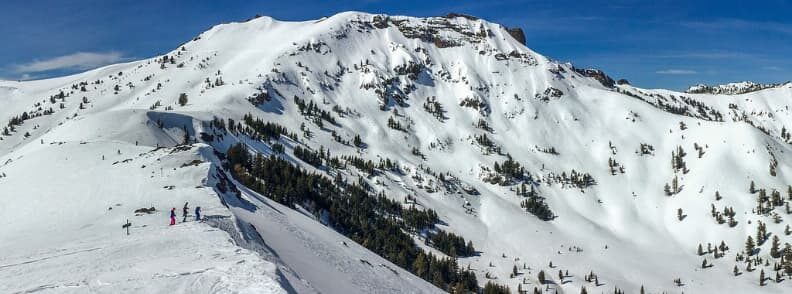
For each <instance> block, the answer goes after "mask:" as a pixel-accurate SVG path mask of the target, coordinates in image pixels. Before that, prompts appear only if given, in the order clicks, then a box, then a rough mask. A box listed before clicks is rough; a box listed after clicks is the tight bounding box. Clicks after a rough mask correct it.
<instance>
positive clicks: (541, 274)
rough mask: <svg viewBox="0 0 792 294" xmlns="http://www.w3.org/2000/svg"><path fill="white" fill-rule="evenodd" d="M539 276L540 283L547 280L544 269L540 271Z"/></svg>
mask: <svg viewBox="0 0 792 294" xmlns="http://www.w3.org/2000/svg"><path fill="white" fill-rule="evenodd" d="M538 278H539V283H540V284H544V283H545V282H546V280H545V272H544V271H543V270H542V271H539V275H538Z"/></svg>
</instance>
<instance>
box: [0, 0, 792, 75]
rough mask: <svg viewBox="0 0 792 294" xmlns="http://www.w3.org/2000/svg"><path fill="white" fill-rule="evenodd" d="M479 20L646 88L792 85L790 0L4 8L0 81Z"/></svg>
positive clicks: (96, 2) (104, 3) (108, 1)
mask: <svg viewBox="0 0 792 294" xmlns="http://www.w3.org/2000/svg"><path fill="white" fill-rule="evenodd" d="M347 10H356V11H365V12H371V13H387V14H402V15H414V16H436V15H443V14H446V13H448V12H459V13H466V14H471V15H476V16H479V17H482V18H485V19H487V20H490V21H493V22H497V23H501V24H503V25H506V26H509V27H521V28H523V29H524V30H525V33H526V38H527V43H528V47H530V48H532V49H534V50H536V51H538V52H539V53H541V54H543V55H546V56H549V57H551V58H553V59H556V60H561V61H569V62H572V63H574V64H575V65H576V66H578V67H597V68H600V69H603V70H605V71H606V72H608V74H610V75H611V76H613V77H614V78H626V79H628V80H630V81H631V82H632V83H633V84H634V85H638V86H641V87H648V88H672V89H684V88H686V87H687V86H688V85H690V84H695V83H725V82H730V81H741V80H753V81H757V82H782V81H787V80H792V53H790V52H792V16H791V15H790V12H792V1H790V0H765V1H733V0H721V1H711V0H706V1H672V0H656V1H637V0H611V1H572V0H554V1H550V0H541V1H516V0H513V1H509V0H504V1H497V0H494V1H431V0H422V1H413V0H402V1H377V0H359V1H309V0H291V1H253V0H250V1H236V0H230V1H197V0H192V1H189V0H178V1H165V0H162V1H149V0H116V1H112V0H83V1H60V0H47V1H43V0H27V1H17V0H4V1H3V4H2V5H0V44H2V45H0V77H2V78H5V79H36V78H45V77H51V76H57V75H63V74H69V73H74V72H78V71H82V70H85V69H89V68H94V67H97V66H101V65H104V64H108V63H115V62H120V61H125V60H132V59H138V58H145V57H150V56H154V55H157V54H160V53H162V52H166V51H168V50H171V49H172V48H175V47H176V46H178V45H179V44H181V43H183V42H184V41H187V40H189V39H191V38H192V37H194V36H195V35H197V34H199V33H200V32H202V31H204V30H206V29H208V28H209V27H211V26H212V25H214V24H217V23H221V22H229V21H238V20H244V19H247V18H249V17H251V16H253V15H255V14H261V15H269V16H273V17H275V18H277V19H282V20H305V19H315V18H319V17H322V16H328V15H332V14H335V13H337V12H341V11H347Z"/></svg>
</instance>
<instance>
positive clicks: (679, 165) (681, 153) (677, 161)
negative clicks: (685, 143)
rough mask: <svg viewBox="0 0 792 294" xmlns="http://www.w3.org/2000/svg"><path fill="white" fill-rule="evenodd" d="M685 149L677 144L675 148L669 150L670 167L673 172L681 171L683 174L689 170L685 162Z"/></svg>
mask: <svg viewBox="0 0 792 294" xmlns="http://www.w3.org/2000/svg"><path fill="white" fill-rule="evenodd" d="M685 155H687V153H685V150H684V149H682V146H677V148H676V150H674V151H671V169H673V170H674V172H675V173H676V172H679V171H682V173H683V174H687V173H688V172H689V171H690V170H689V169H688V168H687V165H686V164H685V159H684V157H685Z"/></svg>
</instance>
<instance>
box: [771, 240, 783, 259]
mask: <svg viewBox="0 0 792 294" xmlns="http://www.w3.org/2000/svg"><path fill="white" fill-rule="evenodd" d="M780 247H781V240H780V239H778V236H777V235H773V243H772V245H771V246H770V256H772V257H773V258H779V257H781V251H780V250H779V249H780Z"/></svg>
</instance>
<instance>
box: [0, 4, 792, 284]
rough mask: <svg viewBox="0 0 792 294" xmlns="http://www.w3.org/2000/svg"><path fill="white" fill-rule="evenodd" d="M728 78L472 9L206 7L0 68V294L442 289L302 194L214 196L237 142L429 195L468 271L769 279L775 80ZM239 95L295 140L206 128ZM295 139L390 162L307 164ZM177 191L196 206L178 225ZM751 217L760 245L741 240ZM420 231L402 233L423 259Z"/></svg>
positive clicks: (663, 279) (423, 200) (778, 144)
mask: <svg viewBox="0 0 792 294" xmlns="http://www.w3.org/2000/svg"><path fill="white" fill-rule="evenodd" d="M529 45H530V44H529ZM751 85H755V84H749V83H742V84H734V85H732V86H729V87H711V90H710V92H713V91H716V90H717V89H731V90H729V91H726V90H723V91H721V90H718V91H720V92H724V94H709V93H702V94H693V93H681V92H674V91H669V90H662V89H641V88H638V87H634V86H631V85H629V84H626V83H615V82H614V81H613V80H612V79H610V77H608V76H607V75H605V74H604V73H601V72H597V71H586V70H581V69H578V68H575V67H574V66H572V65H571V64H564V63H559V62H557V61H554V60H552V59H549V58H547V57H544V56H542V55H540V54H538V53H536V52H533V51H531V50H530V49H528V48H526V47H525V46H524V45H523V44H521V43H520V42H518V41H517V40H515V39H514V38H513V37H511V35H509V33H508V32H507V30H506V28H504V27H502V26H500V25H498V24H494V23H489V22H487V21H484V20H480V19H476V18H472V17H437V18H413V17H404V16H384V15H372V14H366V13H357V12H347V13H341V14H338V15H335V16H332V17H329V18H323V19H320V20H313V21H304V22H283V21H277V20H274V19H272V18H269V17H260V18H256V19H252V20H250V21H247V22H241V23H228V24H222V25H218V26H215V27H213V28H211V29H210V30H208V31H207V32H204V33H202V34H200V35H199V36H197V37H196V38H194V39H193V40H191V41H189V42H187V43H185V44H184V45H183V46H182V47H180V48H176V49H175V50H174V51H172V52H168V53H167V54H165V55H162V56H157V57H153V58H149V59H145V60H140V61H135V62H130V63H124V64H117V65H111V66H107V67H103V68H100V69H96V70H92V71H88V72H84V73H80V74H76V75H72V76H67V77H59V78H54V79H48V80H39V81H26V82H11V81H0V105H3V107H2V108H0V121H2V122H3V123H6V122H8V123H9V125H8V127H5V130H4V129H3V128H0V131H2V132H5V133H6V134H3V133H0V139H2V140H0V252H2V254H0V292H3V293H6V292H8V293H30V292H39V291H41V292H57V293H61V292H68V293H86V292H98V293H120V292H134V293H160V292H162V293H165V292H168V293H172V292H177V293H282V292H287V293H288V292H291V293H294V292H296V293H436V292H442V290H441V289H439V288H437V287H435V286H433V285H432V284H431V283H430V282H427V281H424V280H423V279H421V278H419V277H417V276H414V275H413V274H411V273H410V272H409V270H411V269H401V268H399V267H398V266H396V265H394V264H393V263H391V262H389V261H388V260H386V259H385V258H383V257H380V256H377V255H376V254H374V253H372V252H371V251H368V250H366V249H365V247H363V246H361V245H359V244H356V243H355V242H354V241H352V240H351V239H349V238H347V237H344V235H342V234H340V233H338V232H337V231H336V230H334V228H332V227H329V226H325V225H324V224H326V223H328V222H327V220H326V219H322V217H316V216H315V215H313V214H311V213H310V212H308V211H307V208H306V207H296V208H292V207H287V206H284V205H281V204H279V203H277V202H276V201H273V200H272V199H269V198H267V197H265V196H263V195H261V194H259V193H256V192H255V191H254V190H252V189H248V188H247V187H244V186H243V185H241V184H240V183H239V182H236V181H234V180H230V182H233V183H235V185H236V186H237V187H238V189H239V193H238V194H236V193H234V192H233V191H222V190H221V189H219V188H218V185H220V183H225V180H224V178H228V177H230V175H231V174H232V169H229V167H228V166H225V165H224V163H223V157H224V156H223V155H222V154H223V153H224V152H226V151H227V150H228V148H229V147H230V146H232V145H234V144H237V143H242V144H245V146H246V147H247V149H248V150H249V152H251V154H261V155H264V156H269V155H273V154H277V156H279V157H281V158H284V159H286V160H288V161H289V162H291V163H293V164H295V165H299V166H301V167H302V168H304V169H305V170H308V171H312V172H317V173H321V174H324V175H326V176H327V177H328V178H330V179H333V178H334V177H340V178H343V179H346V180H350V181H362V182H365V183H366V184H368V185H370V186H371V187H372V189H373V190H374V191H375V192H379V191H382V192H385V194H386V195H387V197H388V198H390V199H394V200H397V201H399V202H400V203H405V204H404V206H405V207H408V206H413V205H414V206H416V207H419V208H422V209H433V210H434V211H436V212H437V214H438V215H439V218H440V220H441V221H442V222H441V224H440V225H438V228H439V229H442V230H445V231H448V232H453V233H455V234H458V235H460V236H463V237H464V238H465V240H469V241H471V242H472V244H473V245H474V246H475V249H476V251H478V254H475V255H473V256H460V257H458V258H457V260H458V262H459V264H460V266H461V267H464V268H469V270H470V271H472V272H474V273H475V274H476V277H477V279H478V282H479V284H480V285H481V286H483V285H484V284H485V283H486V282H487V281H493V282H495V283H498V284H501V285H506V286H508V287H509V288H510V289H511V291H512V292H513V293H514V292H516V291H517V289H522V290H524V291H531V290H533V289H534V288H537V289H539V290H540V291H544V292H547V293H555V292H557V293H580V291H581V288H582V287H585V288H586V289H587V290H588V291H589V292H591V293H600V292H613V291H614V289H619V290H623V291H625V292H626V293H638V292H639V289H641V288H642V287H643V288H644V289H645V291H646V293H661V292H665V293H681V292H685V293H789V292H790V291H792V277H790V274H792V268H790V270H789V272H787V271H785V269H784V268H783V267H784V266H783V264H784V263H785V262H787V263H790V262H789V260H786V259H785V258H781V257H779V256H771V254H770V251H771V249H770V248H771V247H772V243H773V238H774V237H777V238H778V239H779V242H780V247H781V248H780V249H781V250H783V249H784V246H785V245H786V246H788V244H787V243H790V242H792V237H790V235H789V234H788V233H787V232H785V230H786V228H787V226H788V225H789V224H790V222H792V217H790V213H791V212H792V211H790V210H789V208H788V205H789V202H792V188H791V187H790V185H792V181H790V176H791V175H792V157H790V156H789V154H792V145H790V144H792V135H791V134H790V133H789V132H790V130H788V129H786V126H790V127H792V123H790V122H792V117H791V115H792V114H791V113H790V111H789V104H790V103H791V102H792V84H790V83H787V84H779V85H762V86H761V87H758V86H757V87H753V86H751ZM692 89H693V88H692ZM702 89H704V87H703V86H702V87H698V86H697V87H696V88H695V89H694V90H701V91H704V90H702ZM713 89H715V90H713ZM716 92H717V91H716ZM725 92H729V93H725ZM737 92H739V93H740V94H734V93H737ZM182 94H183V95H182ZM726 94H734V95H726ZM180 97H182V98H183V101H181V102H182V103H180V101H179V100H180ZM298 101H304V102H305V103H309V102H310V103H311V105H314V106H313V107H316V108H317V109H320V110H323V111H326V112H327V115H325V117H324V118H323V117H319V116H318V115H312V114H306V112H305V111H303V110H302V109H300V106H298V104H299V103H298ZM248 114H249V115H251V116H253V117H255V118H260V119H262V120H263V121H267V122H273V123H277V124H278V125H281V126H284V127H285V128H287V129H288V130H289V132H293V133H295V134H297V137H298V138H296V139H293V138H292V139H290V138H287V137H286V136H282V137H278V138H277V139H275V140H273V141H274V142H277V143H278V145H280V146H281V147H284V146H285V147H284V148H285V151H284V152H283V153H282V154H280V153H279V152H276V151H275V149H276V147H275V144H274V143H273V142H271V141H269V140H261V139H260V138H254V137H250V136H246V135H244V134H241V133H238V132H232V131H225V130H223V129H221V128H217V127H216V126H215V125H213V123H212V121H213V119H215V118H217V119H218V120H221V121H223V122H226V121H228V120H229V119H231V120H233V121H235V122H237V123H239V124H240V125H241V124H242V122H241V121H242V120H243V116H245V115H248ZM327 116H330V117H332V118H333V119H334V121H335V123H333V122H331V121H330V120H329V119H328V118H327ZM356 136H358V137H359V138H360V140H361V142H362V143H361V144H360V145H359V146H354V145H355V144H352V143H349V142H353V140H354V138H355V137H356ZM483 136H486V139H482V138H483ZM297 146H300V147H301V148H308V149H311V150H317V151H318V150H322V152H325V151H327V152H328V153H329V154H332V156H357V157H361V158H364V159H366V160H372V161H373V162H374V163H378V162H380V161H381V160H382V161H384V160H386V159H387V160H389V161H392V162H395V165H396V166H397V168H394V169H384V168H381V167H378V168H376V172H374V173H366V172H364V171H363V170H361V169H359V168H354V167H352V164H349V166H348V167H347V165H346V163H344V168H334V167H330V165H329V163H328V162H327V160H325V161H324V163H323V164H322V165H321V166H318V167H317V166H312V165H310V164H309V163H307V162H305V161H304V160H302V159H300V158H299V157H298V156H297V155H295V147H297ZM680 148H681V149H682V150H683V151H684V152H683V154H684V155H681V156H677V155H678V154H679V152H678V151H679V150H680ZM509 159H511V160H513V161H515V162H517V163H519V164H520V166H521V167H522V168H523V169H524V170H523V171H521V172H520V173H519V175H517V176H513V177H511V178H510V177H509V176H508V175H504V173H499V172H497V171H496V170H497V169H498V168H495V165H496V164H498V165H499V166H502V165H504V166H505V161H507V160H509ZM573 174H574V175H575V176H573ZM752 182H753V183H754V185H755V190H756V191H753V192H752V191H749V186H750V185H751V183H752ZM524 187H528V189H531V190H535V193H536V195H538V196H536V197H537V198H535V199H540V201H542V202H544V203H546V204H547V206H548V207H549V209H550V210H552V217H550V218H549V220H542V219H541V218H540V217H538V216H537V215H534V214H532V213H530V212H529V211H527V210H526V209H525V208H524V207H523V206H521V203H522V202H523V201H527V199H529V198H530V199H534V198H533V197H534V196H528V195H527V194H526V193H518V192H519V191H520V190H521V189H526V188H524ZM666 187H668V188H666ZM762 189H764V190H765V191H764V192H759V190H762ZM788 190H789V192H788ZM774 191H776V192H777V193H776V196H773V194H774ZM716 192H717V193H718V195H720V197H721V198H716V196H715V194H716ZM763 194H766V195H767V199H761V203H762V204H761V209H762V210H764V211H761V212H760V211H758V209H759V208H760V207H759V206H760V205H759V202H760V201H758V200H757V198H759V195H763ZM185 202H189V207H190V214H192V212H193V208H194V207H196V206H201V207H202V210H203V214H204V216H205V217H206V220H205V221H204V222H195V221H194V219H191V220H193V221H188V222H186V223H182V222H181V207H182V206H183V205H184V203H185ZM408 203H409V204H408ZM148 207H155V208H156V212H154V213H152V214H146V213H138V214H136V213H134V211H135V210H136V209H139V208H148ZM173 207H175V208H176V210H177V212H178V214H179V217H178V220H179V224H178V225H176V226H168V212H169V210H170V208H173ZM713 207H714V209H715V212H712V209H713ZM732 211H733V213H732ZM730 215H731V216H730ZM719 218H720V219H721V220H720V221H719V220H718V219H719ZM127 220H129V221H130V222H131V223H132V226H131V229H130V235H126V232H125V231H124V230H123V229H122V228H121V225H122V224H124V223H125V222H126V221H127ZM729 222H732V224H731V225H730V224H729ZM760 223H763V224H765V225H764V226H763V227H765V226H766V234H764V236H761V237H763V238H766V241H764V242H760V243H761V244H758V245H757V248H758V250H755V252H752V254H751V256H750V257H749V256H746V254H744V253H745V243H746V238H747V237H748V236H752V238H754V241H756V240H755V239H756V238H757V237H760V236H759V235H758V234H757V228H758V227H759V226H760V225H759V224H760ZM425 233H426V232H419V233H417V234H416V233H411V234H412V235H413V237H414V238H415V240H416V243H417V244H418V246H421V248H424V249H425V250H427V251H432V252H433V254H441V255H442V254H443V253H441V252H440V251H438V250H437V249H435V248H431V246H429V245H427V244H425V243H424V241H423V240H424V238H425V237H426V236H425V235H423V234H425ZM722 242H723V243H724V244H725V245H726V246H727V247H728V249H726V250H725V251H723V250H721V249H719V251H715V252H712V250H707V248H708V244H710V245H711V246H710V247H719V245H720V244H721V243H722ZM699 244H701V245H702V246H703V248H704V252H702V254H698V252H697V247H698V246H699ZM788 251H790V252H789V253H790V256H792V248H790V249H788ZM719 253H723V256H719V255H717V254H719ZM784 255H785V254H781V256H784ZM748 258H750V260H751V262H748ZM704 260H706V261H704ZM703 261H704V263H705V265H706V266H703V267H702V262H703ZM749 264H750V267H751V269H752V270H751V271H748V270H747V268H746V267H747V266H748V265H749ZM776 264H778V265H779V266H777V267H776ZM735 266H736V267H737V269H738V274H737V275H735V273H734V271H733V270H734V268H735ZM790 267H792V263H790ZM515 269H516V271H517V274H516V275H514V273H513V271H514V270H515ZM540 271H543V272H544V273H545V274H546V276H547V280H548V281H547V282H545V283H544V284H542V283H540V281H539V280H538V277H537V275H538V273H539V272H540ZM560 271H563V275H562V276H563V277H559V272H560ZM567 272H568V274H567ZM761 272H764V274H765V276H766V277H767V279H766V280H763V281H761V282H760V280H759V276H760V273H761ZM591 273H593V274H594V275H593V276H592V278H591V279H587V278H586V277H585V276H588V275H589V274H591ZM776 274H778V276H779V277H780V279H779V280H778V281H776ZM594 276H596V278H594ZM676 279H679V282H678V283H677V282H675V280H676ZM595 280H596V281H595ZM518 287H519V288H518Z"/></svg>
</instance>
